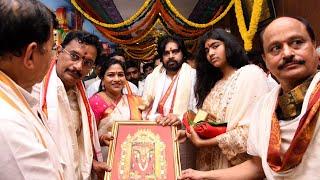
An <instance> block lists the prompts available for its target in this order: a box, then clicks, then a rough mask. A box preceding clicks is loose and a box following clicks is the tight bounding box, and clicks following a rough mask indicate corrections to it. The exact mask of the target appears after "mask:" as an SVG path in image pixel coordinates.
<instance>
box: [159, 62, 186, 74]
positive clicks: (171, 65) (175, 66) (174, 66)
mask: <svg viewBox="0 0 320 180" xmlns="http://www.w3.org/2000/svg"><path fill="white" fill-rule="evenodd" d="M182 64H183V61H180V62H178V61H175V60H172V59H170V60H168V62H166V63H163V67H164V68H165V69H166V70H167V71H174V72H176V71H178V70H179V69H180V68H181V66H182Z"/></svg>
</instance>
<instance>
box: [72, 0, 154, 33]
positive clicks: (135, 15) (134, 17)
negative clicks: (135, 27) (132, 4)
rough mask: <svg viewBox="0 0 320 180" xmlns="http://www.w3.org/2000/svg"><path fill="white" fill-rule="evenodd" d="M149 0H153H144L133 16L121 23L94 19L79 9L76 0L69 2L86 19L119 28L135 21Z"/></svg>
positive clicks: (108, 26) (107, 26) (104, 25)
mask: <svg viewBox="0 0 320 180" xmlns="http://www.w3.org/2000/svg"><path fill="white" fill-rule="evenodd" d="M151 1H153V0H146V1H145V2H144V3H143V5H142V6H141V8H140V9H139V10H138V11H137V12H136V13H135V14H134V15H133V16H131V17H130V18H129V19H127V20H125V21H123V22H121V23H116V24H108V23H103V22H100V21H98V20H96V19H95V18H93V17H91V16H90V15H89V14H87V13H86V12H84V11H83V10H82V9H81V7H80V6H79V5H78V4H77V2H76V0H71V3H72V5H73V6H74V7H75V8H76V9H77V10H78V11H79V12H80V13H81V14H82V15H84V16H85V17H86V18H87V19H88V20H90V21H92V22H93V23H95V24H98V25H100V26H102V27H106V28H120V27H122V26H125V25H130V24H132V23H133V22H134V21H135V19H136V18H137V17H139V16H140V15H141V14H142V13H143V12H144V11H145V10H146V8H147V7H148V6H149V5H150V3H151Z"/></svg>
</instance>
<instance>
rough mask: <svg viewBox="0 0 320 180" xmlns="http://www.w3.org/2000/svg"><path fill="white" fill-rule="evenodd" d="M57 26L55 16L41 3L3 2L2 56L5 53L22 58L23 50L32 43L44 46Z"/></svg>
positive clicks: (33, 0)
mask: <svg viewBox="0 0 320 180" xmlns="http://www.w3.org/2000/svg"><path fill="white" fill-rule="evenodd" d="M56 25H57V22H56V20H55V16H54V14H53V13H52V12H51V11H50V10H49V9H48V8H47V7H46V6H45V5H43V4H42V3H41V2H39V1H36V0H1V1H0V42H1V43H0V56H1V55H3V54H5V53H12V54H14V55H15V56H21V55H22V49H23V48H24V47H25V46H27V45H28V44H30V43H31V42H36V43H38V44H39V45H40V46H43V44H44V43H46V42H47V41H48V40H49V38H50V36H51V34H50V33H51V32H50V30H51V29H52V28H55V27H54V26H56ZM41 49H42V48H41Z"/></svg>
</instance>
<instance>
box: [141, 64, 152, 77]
mask: <svg viewBox="0 0 320 180" xmlns="http://www.w3.org/2000/svg"><path fill="white" fill-rule="evenodd" d="M142 69H143V74H144V75H145V77H147V76H148V75H149V74H151V73H152V71H153V69H154V63H153V62H148V63H145V64H144V65H143V66H142Z"/></svg>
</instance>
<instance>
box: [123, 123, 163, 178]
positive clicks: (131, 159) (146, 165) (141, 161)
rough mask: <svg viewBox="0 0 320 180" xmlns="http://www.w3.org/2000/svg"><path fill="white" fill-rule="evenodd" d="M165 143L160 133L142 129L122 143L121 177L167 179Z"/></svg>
mask: <svg viewBox="0 0 320 180" xmlns="http://www.w3.org/2000/svg"><path fill="white" fill-rule="evenodd" d="M166 171H167V163H166V158H165V143H164V142H163V141H161V139H160V136H159V135H158V134H154V133H153V132H151V130H149V129H140V130H138V131H137V132H136V133H134V134H133V135H131V134H129V135H128V136H127V137H126V139H125V141H124V142H123V143H122V144H121V158H120V165H119V176H118V178H119V179H131V180H136V179H148V180H158V179H166V175H167V172H166Z"/></svg>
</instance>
